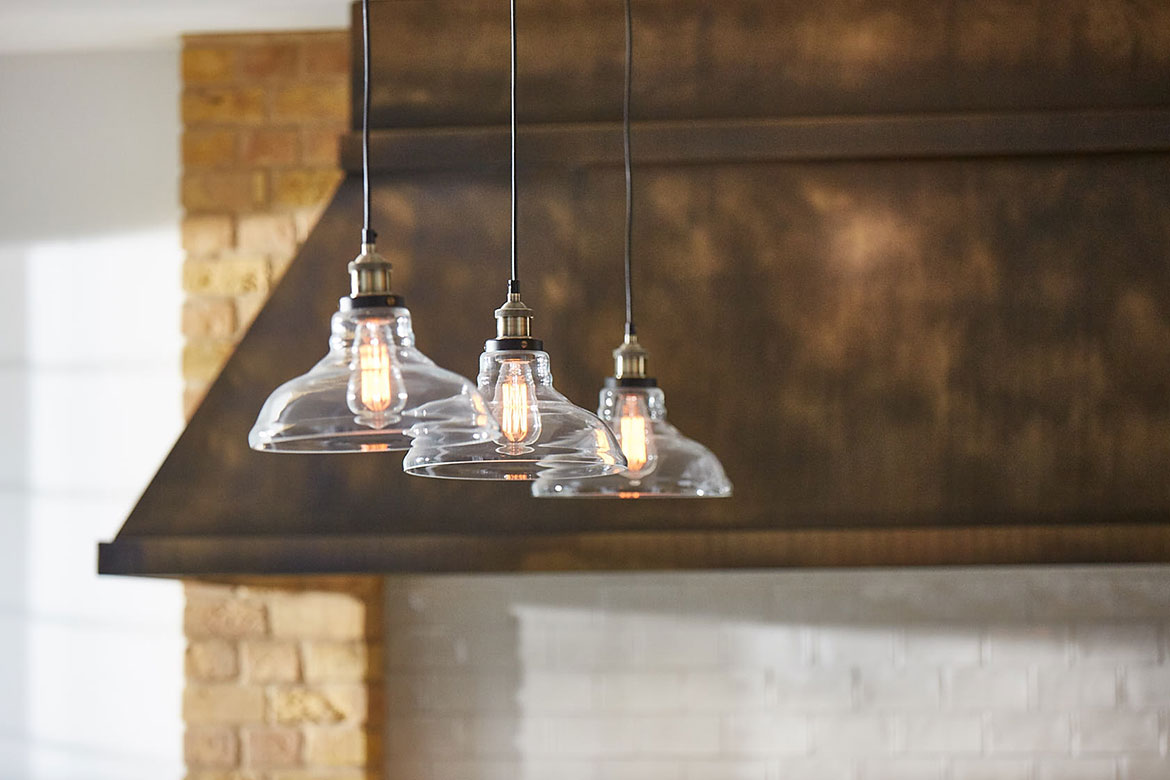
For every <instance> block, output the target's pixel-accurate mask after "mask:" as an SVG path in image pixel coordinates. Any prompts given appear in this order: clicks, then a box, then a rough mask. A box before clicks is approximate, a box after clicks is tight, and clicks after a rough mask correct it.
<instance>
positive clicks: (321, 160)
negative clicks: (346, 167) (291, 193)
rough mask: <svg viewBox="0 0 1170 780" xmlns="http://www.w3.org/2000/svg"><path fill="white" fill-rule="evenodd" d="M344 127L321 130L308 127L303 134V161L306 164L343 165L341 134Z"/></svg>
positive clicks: (334, 166) (332, 166)
mask: <svg viewBox="0 0 1170 780" xmlns="http://www.w3.org/2000/svg"><path fill="white" fill-rule="evenodd" d="M343 132H344V128H343V127H340V126H339V127H336V128H329V129H326V130H321V129H317V128H306V129H305V130H304V132H303V134H302V136H301V161H302V162H303V163H304V164H305V165H321V166H328V167H330V168H336V167H338V166H340V165H341V155H340V146H341V134H342V133H343Z"/></svg>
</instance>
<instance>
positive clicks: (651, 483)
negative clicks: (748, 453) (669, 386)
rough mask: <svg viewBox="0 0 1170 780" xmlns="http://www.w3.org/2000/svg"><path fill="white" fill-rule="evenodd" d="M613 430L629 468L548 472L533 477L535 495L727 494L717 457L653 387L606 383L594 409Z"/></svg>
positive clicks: (703, 496)
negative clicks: (589, 473)
mask: <svg viewBox="0 0 1170 780" xmlns="http://www.w3.org/2000/svg"><path fill="white" fill-rule="evenodd" d="M597 413H598V415H600V417H601V419H602V420H604V421H605V422H606V423H607V424H608V425H609V426H610V427H611V428H613V430H614V431H615V433H616V434H617V438H618V441H619V444H620V446H621V448H622V450H623V452H624V454H625V456H626V459H627V462H628V469H627V470H626V471H625V472H623V473H620V474H615V475H613V476H607V477H601V478H598V479H572V478H565V477H563V476H559V475H555V474H554V475H550V476H548V477H542V478H541V479H539V480H537V481H536V482H535V483H534V484H533V486H532V495H534V496H536V497H537V498H726V497H727V496H730V495H731V482H730V480H728V479H727V475H726V474H725V473H724V472H723V466H722V464H720V463H719V459H718V458H717V457H715V454H714V453H713V452H711V451H710V450H709V449H707V448H706V447H704V446H703V445H702V444H699V443H698V442H697V441H694V440H692V439H688V438H687V437H686V436H683V435H682V433H680V432H679V430H678V428H675V427H674V426H673V425H671V424H670V423H668V422H667V421H666V400H665V396H664V394H663V392H662V390H660V389H659V388H657V387H620V386H613V387H606V388H604V389H603V390H602V391H601V401H600V407H599V408H598V411H597Z"/></svg>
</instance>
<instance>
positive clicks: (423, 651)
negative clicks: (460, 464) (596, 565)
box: [386, 567, 1170, 780]
mask: <svg viewBox="0 0 1170 780" xmlns="http://www.w3.org/2000/svg"><path fill="white" fill-rule="evenodd" d="M386 595H387V619H388V625H387V629H386V669H387V675H388V678H387V697H386V698H387V707H388V714H389V725H388V732H387V739H386V745H387V768H388V772H387V775H386V776H387V777H388V778H410V780H781V778H785V779H787V778H791V780H1167V778H1170V758H1168V757H1167V741H1168V739H1170V567H1134V568H1120V567H1113V568H1105V567H1102V568H1083V569H1072V568H1054V569H1042V568H1034V569H1008V568H999V569H996V568H988V569H953V570H912V569H902V570H870V571H778V572H739V573H703V574H653V575H606V574H597V575H571V576H498V577H391V578H389V579H388V581H387V589H386Z"/></svg>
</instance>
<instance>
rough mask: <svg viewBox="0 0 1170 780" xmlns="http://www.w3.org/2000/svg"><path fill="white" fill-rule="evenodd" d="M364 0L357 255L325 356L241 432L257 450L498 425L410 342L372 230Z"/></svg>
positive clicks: (483, 436)
mask: <svg viewBox="0 0 1170 780" xmlns="http://www.w3.org/2000/svg"><path fill="white" fill-rule="evenodd" d="M369 5H370V4H369V0H362V43H363V54H364V57H365V61H364V76H365V79H364V82H363V83H364V90H363V95H362V97H363V101H362V182H363V195H364V215H363V216H364V221H363V227H362V241H361V253H360V254H359V255H358V256H357V258H356V259H355V260H353V261H352V262H351V263H350V264H349V267H348V268H349V275H350V294H349V295H347V296H346V297H344V298H342V299H341V301H340V306H339V310H338V311H337V312H336V313H335V314H334V315H333V317H332V320H331V329H332V330H331V335H330V338H329V352H328V354H326V355H325V357H324V358H322V359H321V361H320V362H318V363H317V365H315V366H313V367H312V368H311V369H310V370H309V372H308V373H307V374H304V375H302V376H299V377H297V378H296V379H293V380H291V381H289V382H286V383H284V384H283V385H281V386H280V387H278V388H277V389H276V390H275V391H273V393H272V395H270V396H269V397H268V400H267V401H265V402H264V406H263V407H262V408H261V409H260V415H259V417H258V418H257V420H256V424H255V425H254V426H253V427H252V430H251V432H250V433H249V434H248V443H249V445H251V447H252V448H253V449H256V450H262V451H265V452H301V453H328V452H383V451H388V450H398V451H400V450H406V449H409V448H410V445H411V440H412V436H414V435H415V434H416V433H417V432H418V430H420V429H421V427H423V426H426V427H427V428H428V429H434V428H436V427H441V429H442V430H443V431H444V435H445V436H446V437H448V438H449V439H450V440H452V441H460V442H463V443H467V442H475V441H491V440H493V439H495V438H497V437H498V436H499V429H498V427H497V426H496V425H495V422H494V421H493V420H492V418H491V416H490V415H489V414H488V412H487V406H486V404H484V402H483V399H482V397H481V396H480V395H479V393H478V392H476V389H475V387H474V386H473V385H472V384H471V382H470V381H468V380H467V379H465V378H463V377H461V376H459V375H458V374H455V373H453V372H451V371H446V370H444V369H442V368H439V367H438V366H436V365H435V364H434V363H433V362H432V361H431V360H430V358H428V357H427V356H426V355H424V354H423V353H422V352H420V351H419V350H418V348H417V347H415V344H414V330H413V328H412V326H411V317H410V310H408V309H407V308H406V303H405V301H404V300H403V299H402V297H400V296H398V295H395V294H394V293H393V292H392V288H391V286H390V271H391V267H390V263H389V262H388V261H387V260H386V259H385V258H384V257H382V255H380V254H378V252H377V250H376V249H375V247H374V241H375V239H376V237H377V234H376V233H375V232H374V230H373V229H371V227H370V7H369Z"/></svg>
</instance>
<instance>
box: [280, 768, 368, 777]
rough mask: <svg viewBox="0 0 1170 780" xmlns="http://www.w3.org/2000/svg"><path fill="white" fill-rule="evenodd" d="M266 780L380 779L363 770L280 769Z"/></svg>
mask: <svg viewBox="0 0 1170 780" xmlns="http://www.w3.org/2000/svg"><path fill="white" fill-rule="evenodd" d="M267 776H268V780H379V778H381V777H382V775H381V774H380V773H377V772H373V773H371V772H367V771H366V770H364V769H345V768H341V767H334V768H328V769H322V768H321V767H315V768H312V769H281V770H277V771H275V772H269V773H268V775H267Z"/></svg>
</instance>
